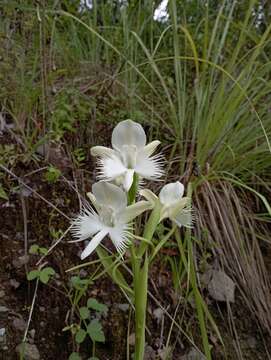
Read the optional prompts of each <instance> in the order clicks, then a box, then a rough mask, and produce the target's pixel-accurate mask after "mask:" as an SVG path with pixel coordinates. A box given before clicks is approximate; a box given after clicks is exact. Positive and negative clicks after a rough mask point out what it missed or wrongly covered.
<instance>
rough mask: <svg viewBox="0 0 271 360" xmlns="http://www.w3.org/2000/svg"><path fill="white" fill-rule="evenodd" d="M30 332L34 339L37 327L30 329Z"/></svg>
mask: <svg viewBox="0 0 271 360" xmlns="http://www.w3.org/2000/svg"><path fill="white" fill-rule="evenodd" d="M29 334H30V336H31V337H32V339H34V337H35V334H36V330H35V329H32V330H30V331H29Z"/></svg>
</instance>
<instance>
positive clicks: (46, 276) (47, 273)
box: [40, 267, 55, 284]
mask: <svg viewBox="0 0 271 360" xmlns="http://www.w3.org/2000/svg"><path fill="white" fill-rule="evenodd" d="M54 274H55V270H54V269H53V268H51V267H46V268H44V269H42V270H41V271H40V281H41V282H42V283H43V284H47V283H48V281H49V280H50V277H51V276H53V275H54Z"/></svg>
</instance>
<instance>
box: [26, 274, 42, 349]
mask: <svg viewBox="0 0 271 360" xmlns="http://www.w3.org/2000/svg"><path fill="white" fill-rule="evenodd" d="M38 285H39V279H37V281H36V286H35V292H34V296H33V299H32V304H31V308H30V313H29V317H28V321H27V326H26V329H25V332H24V337H23V343H24V342H25V341H26V336H27V333H28V329H29V325H30V321H31V318H32V314H33V310H34V305H35V301H36V297H37V292H38Z"/></svg>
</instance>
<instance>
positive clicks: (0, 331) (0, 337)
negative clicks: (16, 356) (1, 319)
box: [0, 328, 7, 349]
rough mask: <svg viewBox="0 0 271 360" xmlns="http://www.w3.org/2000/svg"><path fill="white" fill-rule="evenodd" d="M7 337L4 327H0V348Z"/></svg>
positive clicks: (4, 343)
mask: <svg viewBox="0 0 271 360" xmlns="http://www.w3.org/2000/svg"><path fill="white" fill-rule="evenodd" d="M6 342H7V337H6V329H5V328H0V349H1V348H3V347H4V346H5V345H6Z"/></svg>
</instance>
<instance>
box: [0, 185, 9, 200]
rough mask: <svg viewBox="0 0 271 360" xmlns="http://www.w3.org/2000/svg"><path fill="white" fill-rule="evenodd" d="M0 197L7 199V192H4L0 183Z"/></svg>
mask: <svg viewBox="0 0 271 360" xmlns="http://www.w3.org/2000/svg"><path fill="white" fill-rule="evenodd" d="M0 198H1V199H4V200H8V196H7V193H6V192H5V190H4V189H3V187H2V185H1V184H0Z"/></svg>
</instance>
